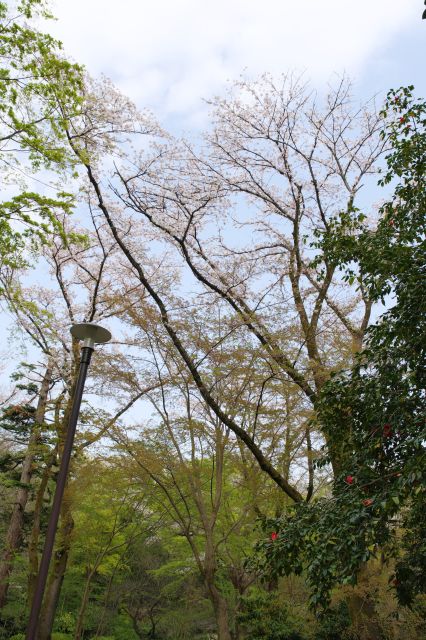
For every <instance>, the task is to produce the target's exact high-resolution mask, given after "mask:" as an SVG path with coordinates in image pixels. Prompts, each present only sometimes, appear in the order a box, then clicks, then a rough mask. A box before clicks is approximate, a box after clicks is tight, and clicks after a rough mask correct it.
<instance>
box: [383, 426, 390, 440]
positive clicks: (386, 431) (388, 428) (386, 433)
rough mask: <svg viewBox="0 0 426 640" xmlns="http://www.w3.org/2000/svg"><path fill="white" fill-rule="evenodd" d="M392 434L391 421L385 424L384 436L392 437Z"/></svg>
mask: <svg viewBox="0 0 426 640" xmlns="http://www.w3.org/2000/svg"><path fill="white" fill-rule="evenodd" d="M391 435H392V425H391V424H389V422H386V424H384V425H383V436H384V437H385V438H390V437H391Z"/></svg>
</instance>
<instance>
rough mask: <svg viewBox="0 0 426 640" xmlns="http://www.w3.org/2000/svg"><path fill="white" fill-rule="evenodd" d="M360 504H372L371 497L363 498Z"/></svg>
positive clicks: (367, 505)
mask: <svg viewBox="0 0 426 640" xmlns="http://www.w3.org/2000/svg"><path fill="white" fill-rule="evenodd" d="M362 504H363V505H364V507H370V506H371V505H372V504H373V501H372V499H371V498H365V500H363V501H362Z"/></svg>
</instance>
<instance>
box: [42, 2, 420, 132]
mask: <svg viewBox="0 0 426 640" xmlns="http://www.w3.org/2000/svg"><path fill="white" fill-rule="evenodd" d="M423 9H424V6H423V2H422V0H357V2H348V1H346V2H345V1H342V0H261V1H259V0H215V1H214V2H213V1H212V0H210V1H208V0H204V1H203V0H155V1H153V0H150V1H148V0H120V2H116V1H115V2H113V1H112V0H73V1H72V2H70V0H54V1H53V3H52V10H53V13H54V14H55V15H56V16H57V18H58V20H57V22H56V23H55V24H53V25H52V24H50V25H49V31H50V32H51V33H53V34H54V35H55V36H56V37H58V38H59V39H60V40H61V41H62V42H63V44H64V49H65V52H66V53H67V54H68V55H70V56H72V57H73V58H74V59H75V60H76V61H77V62H81V63H83V64H85V65H86V66H87V68H88V70H89V72H90V73H92V74H93V75H95V76H98V75H99V74H101V73H103V74H105V75H106V76H108V77H110V78H111V79H112V80H113V81H114V83H115V84H116V85H117V86H118V87H119V88H120V89H121V90H122V91H123V92H124V93H125V94H127V95H128V96H129V97H130V98H131V99H132V100H133V101H134V102H135V103H136V104H137V105H138V106H139V107H141V108H142V107H148V108H150V109H151V110H152V111H153V112H154V113H155V115H156V116H157V117H158V118H159V119H160V121H161V123H162V124H163V125H165V126H166V127H168V128H169V129H171V130H172V131H173V133H181V132H188V131H190V132H192V133H194V132H196V131H197V130H200V129H203V128H204V127H205V126H206V123H207V117H208V107H207V106H206V104H205V102H204V101H203V98H204V99H208V98H209V97H212V96H214V95H220V94H222V93H223V92H224V90H225V87H226V84H227V82H229V81H232V80H235V79H237V78H238V77H239V75H240V74H241V73H245V74H247V75H248V76H249V77H255V76H258V75H260V74H261V73H264V72H269V73H272V74H274V75H275V74H276V75H278V74H280V73H283V72H286V71H296V72H304V74H305V77H306V78H307V79H310V80H311V81H312V83H313V84H314V86H316V87H318V88H319V89H321V87H323V86H325V85H326V83H327V82H328V81H329V80H330V79H332V77H333V74H336V73H337V74H340V73H342V72H346V73H347V74H348V75H349V76H350V77H351V78H353V79H354V82H355V93H356V95H359V96H360V98H363V97H370V96H371V95H372V94H375V93H383V92H386V91H387V90H388V89H389V88H390V87H396V86H400V85H402V84H415V86H416V89H417V90H418V93H419V95H422V96H425V95H426V74H425V68H424V66H425V65H424V63H425V60H426V47H425V39H426V21H422V19H421V15H422V12H423Z"/></svg>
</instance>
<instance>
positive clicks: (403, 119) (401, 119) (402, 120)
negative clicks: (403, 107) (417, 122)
mask: <svg viewBox="0 0 426 640" xmlns="http://www.w3.org/2000/svg"><path fill="white" fill-rule="evenodd" d="M399 121H400V123H401V124H404V122H405V118H404V116H402V118H400V119H399Z"/></svg>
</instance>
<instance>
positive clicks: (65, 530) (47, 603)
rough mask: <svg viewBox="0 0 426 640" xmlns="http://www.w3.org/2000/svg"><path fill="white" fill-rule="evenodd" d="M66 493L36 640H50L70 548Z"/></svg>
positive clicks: (69, 510)
mask: <svg viewBox="0 0 426 640" xmlns="http://www.w3.org/2000/svg"><path fill="white" fill-rule="evenodd" d="M68 491H69V490H68ZM68 491H66V493H65V495H64V501H63V503H62V510H61V522H60V528H59V530H58V538H57V539H58V544H57V546H56V550H55V554H54V560H53V567H52V570H51V573H50V576H49V582H48V585H47V589H46V594H45V597H44V602H43V609H42V613H41V617H40V623H39V627H38V634H37V640H51V637H52V628H53V622H54V620H55V612H56V607H57V606H58V601H59V595H60V593H61V587H62V583H63V581H64V576H65V570H66V568H67V563H68V557H69V552H70V548H71V534H72V531H73V528H74V520H73V518H72V513H71V501H70V496H69V493H68ZM67 493H68V495H67Z"/></svg>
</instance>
